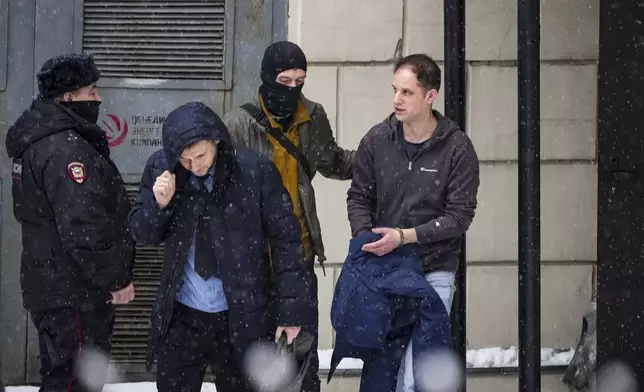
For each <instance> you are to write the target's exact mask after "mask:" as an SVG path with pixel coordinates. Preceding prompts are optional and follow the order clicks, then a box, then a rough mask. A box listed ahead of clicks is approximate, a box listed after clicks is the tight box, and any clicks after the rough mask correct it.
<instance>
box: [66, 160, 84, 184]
mask: <svg viewBox="0 0 644 392" xmlns="http://www.w3.org/2000/svg"><path fill="white" fill-rule="evenodd" d="M67 174H69V177H70V178H71V179H72V180H73V181H74V182H76V183H78V184H82V183H84V182H85V179H87V169H85V165H83V164H82V163H80V162H71V163H70V164H69V165H67Z"/></svg>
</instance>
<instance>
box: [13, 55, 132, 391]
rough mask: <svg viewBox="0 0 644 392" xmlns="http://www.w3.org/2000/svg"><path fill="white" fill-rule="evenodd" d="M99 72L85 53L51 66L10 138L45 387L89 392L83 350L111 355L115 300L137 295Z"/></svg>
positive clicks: (26, 283)
mask: <svg viewBox="0 0 644 392" xmlns="http://www.w3.org/2000/svg"><path fill="white" fill-rule="evenodd" d="M99 76H100V75H99V72H98V70H97V69H96V66H95V65H94V62H93V60H92V58H91V57H89V56H87V55H76V54H72V55H63V56H59V57H56V58H53V59H50V60H48V61H47V62H45V64H44V65H43V67H42V69H41V70H40V72H39V73H38V75H37V77H38V88H39V91H40V95H39V97H38V99H36V100H35V101H34V102H33V103H32V105H31V106H30V107H29V108H28V109H27V110H26V111H25V112H24V113H23V114H22V116H20V118H19V119H18V120H17V121H16V123H15V124H14V125H13V126H12V127H11V128H10V129H9V132H8V134H7V139H6V147H7V152H8V153H9V157H10V158H11V159H12V160H13V162H12V181H13V183H12V192H13V212H14V215H15V217H16V219H17V220H18V222H19V223H20V224H21V226H22V260H21V273H20V278H21V286H22V299H23V304H24V306H25V308H26V309H27V310H28V311H29V313H30V315H31V318H32V320H33V322H34V324H35V326H36V328H37V329H38V339H39V343H40V361H41V369H40V372H41V374H42V387H41V391H47V392H50V391H52V392H55V391H84V390H85V389H84V387H83V386H82V385H80V384H79V383H78V382H77V380H78V377H75V370H76V369H75V368H76V362H77V358H78V355H79V354H80V353H81V352H83V351H85V350H86V346H93V348H94V349H98V350H101V351H103V352H104V354H105V355H109V351H110V339H111V335H112V326H113V323H114V314H113V307H112V305H110V304H109V303H110V302H111V303H112V304H117V305H118V304H126V303H129V302H130V301H132V299H133V298H134V287H133V285H132V265H133V260H134V241H132V239H131V237H130V234H129V230H128V226H127V214H128V212H129V209H130V205H129V202H128V198H127V194H126V191H125V184H124V183H123V180H122V178H121V175H120V174H119V171H118V169H117V167H116V165H115V164H114V162H113V161H112V160H111V158H110V150H109V147H108V144H107V139H106V135H105V132H104V131H102V130H101V129H100V128H99V127H98V125H96V120H97V118H98V114H99V105H100V103H101V98H100V96H99V94H98V88H97V86H96V82H97V81H98V79H99ZM106 371H107V369H105V372H101V371H98V372H97V373H96V374H105V373H106ZM95 381H97V380H93V382H95Z"/></svg>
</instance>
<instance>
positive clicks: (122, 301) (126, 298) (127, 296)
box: [112, 283, 134, 305]
mask: <svg viewBox="0 0 644 392" xmlns="http://www.w3.org/2000/svg"><path fill="white" fill-rule="evenodd" d="M133 300H134V283H130V284H129V285H128V286H127V287H125V288H124V289H121V290H119V291H116V292H114V293H112V303H113V304H114V305H126V304H129V303H130V302H132V301H133Z"/></svg>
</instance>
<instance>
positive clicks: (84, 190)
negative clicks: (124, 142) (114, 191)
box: [42, 144, 132, 292]
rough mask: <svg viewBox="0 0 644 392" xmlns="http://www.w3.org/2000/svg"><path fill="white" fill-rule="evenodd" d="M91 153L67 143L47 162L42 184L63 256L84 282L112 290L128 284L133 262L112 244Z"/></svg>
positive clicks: (100, 175) (111, 225) (113, 235)
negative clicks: (71, 261)
mask: <svg viewBox="0 0 644 392" xmlns="http://www.w3.org/2000/svg"><path fill="white" fill-rule="evenodd" d="M95 154H96V153H95V152H94V151H88V148H87V146H84V145H79V144H70V145H69V146H67V147H66V148H64V149H62V150H60V151H57V152H56V153H54V154H52V156H51V157H50V158H49V159H48V160H47V161H46V163H45V165H44V168H43V171H42V181H43V187H44V191H45V193H46V194H47V199H48V201H49V203H50V205H51V207H52V209H53V211H54V216H55V220H56V226H57V230H58V233H59V235H60V239H61V242H62V244H63V247H64V248H65V250H66V252H67V253H68V254H69V255H71V256H72V258H73V259H74V260H75V261H76V262H77V263H78V265H80V267H81V269H82V270H83V272H84V275H85V277H86V278H87V279H90V280H91V281H92V282H93V283H94V284H95V285H96V286H98V287H101V288H103V289H104V290H106V291H109V292H115V291H118V290H120V289H122V288H124V287H125V286H127V285H128V284H130V283H131V282H132V272H131V263H132V260H127V259H126V255H125V254H124V252H123V249H122V248H121V247H120V246H119V245H120V244H117V243H115V241H117V240H118V239H117V238H118V236H119V235H120V234H121V233H119V232H117V231H118V230H120V229H119V228H118V227H115V225H114V222H112V220H111V219H110V216H109V213H108V211H107V210H106V209H105V194H106V187H105V181H106V180H105V178H104V175H103V173H102V172H101V169H100V165H98V164H97V163H96V161H95ZM73 168H76V174H77V176H78V177H77V178H78V181H76V180H74V178H73V171H72V169H73ZM83 177H84V179H83Z"/></svg>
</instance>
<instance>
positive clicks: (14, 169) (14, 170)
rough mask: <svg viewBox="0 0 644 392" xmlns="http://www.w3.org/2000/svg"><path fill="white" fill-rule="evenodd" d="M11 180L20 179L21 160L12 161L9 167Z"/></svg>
mask: <svg viewBox="0 0 644 392" xmlns="http://www.w3.org/2000/svg"><path fill="white" fill-rule="evenodd" d="M11 178H13V179H14V180H21V179H22V159H14V160H13V163H12V165H11Z"/></svg>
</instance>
